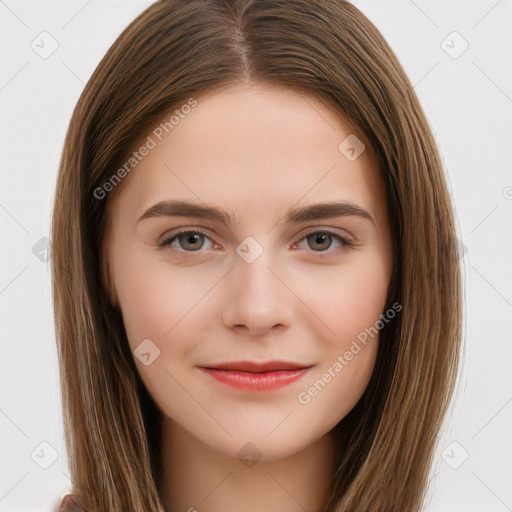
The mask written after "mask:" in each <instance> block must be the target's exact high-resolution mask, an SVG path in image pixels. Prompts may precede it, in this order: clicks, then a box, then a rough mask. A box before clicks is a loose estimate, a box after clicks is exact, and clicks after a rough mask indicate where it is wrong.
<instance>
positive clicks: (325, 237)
mask: <svg viewBox="0 0 512 512" xmlns="http://www.w3.org/2000/svg"><path fill="white" fill-rule="evenodd" d="M333 239H335V240H338V243H339V245H338V247H337V248H335V249H334V250H332V251H327V250H326V249H330V248H331V247H332V243H333ZM304 240H307V241H308V246H309V248H310V249H312V250H313V252H319V253H325V252H327V253H328V254H336V253H338V252H342V251H344V250H347V249H352V248H353V247H354V246H355V245H354V243H353V242H351V241H350V240H348V239H346V238H344V237H342V236H340V235H338V234H336V233H333V232H332V231H314V232H312V233H308V234H307V235H306V236H303V237H302V238H301V239H300V240H298V241H297V242H295V244H293V247H296V246H297V244H299V243H300V242H302V241H304ZM321 256H323V254H321Z"/></svg>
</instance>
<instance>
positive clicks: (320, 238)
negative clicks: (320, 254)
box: [315, 233, 329, 244]
mask: <svg viewBox="0 0 512 512" xmlns="http://www.w3.org/2000/svg"><path fill="white" fill-rule="evenodd" d="M328 237H329V235H327V234H325V233H321V234H317V235H315V243H316V242H317V241H320V244H322V243H323V242H325V240H326V238H328Z"/></svg>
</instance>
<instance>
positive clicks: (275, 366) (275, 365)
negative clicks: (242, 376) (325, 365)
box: [204, 361, 311, 373]
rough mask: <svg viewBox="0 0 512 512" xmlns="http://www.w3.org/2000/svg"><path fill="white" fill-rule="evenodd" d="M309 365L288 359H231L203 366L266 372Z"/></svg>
mask: <svg viewBox="0 0 512 512" xmlns="http://www.w3.org/2000/svg"><path fill="white" fill-rule="evenodd" d="M310 367H311V365H303V364H298V363H291V362H288V361H266V362H264V363H257V362H252V361H233V362H228V363H220V364H216V365H212V366H205V367H204V368H209V369H211V370H232V371H239V372H248V373H266V372H277V371H291V370H302V369H303V368H310Z"/></svg>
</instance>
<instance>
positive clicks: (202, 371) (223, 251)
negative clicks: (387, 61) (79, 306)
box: [104, 85, 392, 460]
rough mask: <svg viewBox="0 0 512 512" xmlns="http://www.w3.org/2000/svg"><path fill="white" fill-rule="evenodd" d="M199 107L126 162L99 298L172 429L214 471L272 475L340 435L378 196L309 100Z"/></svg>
mask: <svg viewBox="0 0 512 512" xmlns="http://www.w3.org/2000/svg"><path fill="white" fill-rule="evenodd" d="M196 100H197V104H196V103H195V102H194V101H190V102H189V104H190V105H194V106H193V108H185V107H184V108H183V109H179V108H178V109H177V110H178V111H179V113H177V114H176V115H175V118H174V119H173V121H170V122H169V119H170V117H171V114H169V115H166V116H165V118H163V119H162V123H163V124H162V125H160V126H155V127H154V129H152V131H150V132H148V134H147V136H149V138H146V137H144V138H143V139H141V142H140V144H137V145H136V147H135V148H134V151H137V156H134V158H136V159H137V163H136V165H133V168H132V169H131V170H130V174H129V176H128V177H127V178H125V179H127V180H128V181H127V183H124V184H123V186H124V188H123V190H122V191H121V193H120V194H119V197H117V198H116V200H115V201H114V203H113V204H112V205H111V206H112V207H113V208H112V213H111V223H112V224H111V229H110V230H109V231H108V233H107V238H106V245H105V249H106V251H107V254H108V260H109V272H110V278H111V283H112V290H111V291H112V293H113V296H114V298H115V300H116V301H117V303H118V305H119V307H120V309H121V311H122V315H123V319H124V324H125V327H126V332H127V336H128V340H129V343H130V347H131V350H132V353H133V354H134V360H135V363H136V365H137V369H138V371H139V373H140V376H141V378H142V380H143V382H144V383H145V385H146V387H147V389H148V391H149V393H150V394H151V396H152V397H153V399H154V400H155V402H156V403H157V405H158V406H159V408H160V409H161V410H162V411H163V413H164V415H165V416H166V419H168V420H170V423H171V424H172V425H175V426H176V428H179V429H180V430H182V431H185V432H187V433H188V434H189V435H190V436H192V437H193V438H195V440H199V441H200V442H202V443H204V444H206V445H208V446H209V447H211V448H214V449H216V450H218V451H221V452H223V453H224V454H229V455H232V456H237V454H238V456H243V455H244V454H245V452H244V450H245V451H247V450H249V451H250V450H254V451H255V453H257V456H258V457H262V458H263V459H268V460H270V459H275V458H280V457H285V456H288V455H291V454H293V453H297V452H299V451H300V450H302V449H305V448H306V447H308V446H310V445H311V444H312V443H314V442H315V441H317V440H319V439H320V438H321V437H322V436H324V435H325V434H327V433H328V432H329V431H330V430H331V429H332V428H333V427H334V426H335V425H336V424H337V423H338V422H339V421H340V420H341V419H343V418H344V417H345V416H346V415H347V413H348V412H349V411H350V410H351V409H352V408H353V407H354V405H355V404H356V402H357V401H358V400H359V398H360V397H361V395H362V393H363V391H364V389H365V387H366V386H367V383H368V381H369V378H370V375H371V373H372V369H373V366H374V362H375V356H376V353H377V346H378V333H377V334H375V331H376V329H375V325H376V324H379V325H381V323H379V319H380V318H381V314H384V313H385V312H384V308H385V305H386V304H385V300H386V295H387V290H388V285H389V282H390V278H391V266H392V250H391V235H390V231H389V226H388V218H387V213H386V206H385V195H384V189H383V186H382V184H381V182H380V179H379V174H378V168H377V165H376V163H375V161H374V160H373V158H372V157H371V154H370V151H369V148H368V147H366V149H363V148H364V146H362V145H361V144H362V143H361V141H360V140H359V139H363V136H362V135H361V134H359V133H358V132H356V131H354V129H353V128H351V126H350V125H349V124H348V123H343V124H342V123H341V122H340V120H339V119H338V118H337V117H335V116H334V114H333V113H332V112H331V111H330V110H328V109H327V108H326V107H325V106H323V104H321V103H320V102H317V101H316V100H314V99H313V98H311V97H309V96H304V95H300V94H297V93H294V92H292V91H290V90H288V89H275V88H270V87H268V86H259V87H256V86H254V85H253V86H252V87H250V88H249V87H247V88H245V89H243V88H231V89H224V90H223V91H220V92H219V91H216V92H214V93H209V94H207V95H204V96H201V97H198V98H196ZM165 122H168V124H167V125H165ZM164 127H165V128H164ZM354 134H357V136H358V137H359V139H357V138H355V135H354ZM347 137H348V139H347ZM340 144H341V146H340ZM144 145H145V146H146V150H139V148H141V147H142V146H144ZM361 151H362V152H361ZM133 163H134V161H132V164H133ZM117 186H119V185H117ZM104 200H105V199H104ZM178 203H179V204H178ZM327 203H330V204H331V203H332V204H333V206H331V208H330V209H328V208H325V209H324V208H322V207H314V205H319V204H327ZM334 204H336V205H334ZM155 205H159V206H155ZM350 208H352V210H351V209H350ZM180 231H186V232H188V234H182V235H180V234H179V232H180ZM370 329H373V330H370ZM370 333H371V334H370ZM248 362H250V363H268V365H267V366H266V367H259V368H258V367H256V366H253V367H250V366H248V365H247V363H248ZM244 365H245V366H244ZM213 367H216V368H217V369H212V368H213ZM208 368H209V370H208ZM219 368H220V369H219ZM222 368H224V371H222ZM292 368H293V369H294V370H293V371H292ZM244 370H245V371H244ZM263 370H268V371H269V373H267V374H266V375H263V373H262V371H263ZM270 370H274V371H270ZM247 443H252V444H251V445H248V444H247ZM253 455H254V454H253Z"/></svg>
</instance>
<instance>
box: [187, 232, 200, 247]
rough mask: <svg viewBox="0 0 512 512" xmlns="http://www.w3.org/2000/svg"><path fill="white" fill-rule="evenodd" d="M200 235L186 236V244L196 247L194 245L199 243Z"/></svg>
mask: <svg viewBox="0 0 512 512" xmlns="http://www.w3.org/2000/svg"><path fill="white" fill-rule="evenodd" d="M199 236H200V235H197V234H196V235H186V236H185V238H186V244H191V245H194V243H197V241H198V237H199ZM192 248H193V249H195V248H197V247H192Z"/></svg>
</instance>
